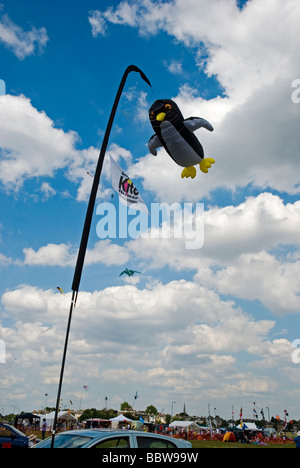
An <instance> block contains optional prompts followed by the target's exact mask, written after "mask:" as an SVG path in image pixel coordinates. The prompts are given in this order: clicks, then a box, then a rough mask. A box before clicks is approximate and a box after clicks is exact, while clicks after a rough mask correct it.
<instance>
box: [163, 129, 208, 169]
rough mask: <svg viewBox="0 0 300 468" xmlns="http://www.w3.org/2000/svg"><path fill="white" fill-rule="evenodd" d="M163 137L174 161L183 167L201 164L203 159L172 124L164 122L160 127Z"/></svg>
mask: <svg viewBox="0 0 300 468" xmlns="http://www.w3.org/2000/svg"><path fill="white" fill-rule="evenodd" d="M160 130H161V136H162V138H163V140H164V142H165V144H166V146H167V148H168V151H169V153H170V154H171V156H172V158H173V159H174V161H175V162H176V163H177V164H178V165H179V166H182V167H188V166H195V165H196V164H199V163H200V162H201V157H200V156H199V155H198V154H197V153H196V151H195V150H194V149H193V148H192V146H191V145H190V144H189V143H188V142H187V141H186V140H185V139H184V138H183V137H182V136H181V134H180V133H179V132H178V130H177V129H176V128H175V127H174V126H173V125H172V123H171V122H168V121H164V122H162V123H161V125H160Z"/></svg>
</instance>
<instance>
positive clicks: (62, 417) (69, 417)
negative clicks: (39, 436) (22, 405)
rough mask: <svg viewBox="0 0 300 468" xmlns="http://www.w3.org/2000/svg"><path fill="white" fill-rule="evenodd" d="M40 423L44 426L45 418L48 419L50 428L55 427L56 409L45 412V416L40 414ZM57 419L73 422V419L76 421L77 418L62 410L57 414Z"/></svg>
mask: <svg viewBox="0 0 300 468" xmlns="http://www.w3.org/2000/svg"><path fill="white" fill-rule="evenodd" d="M40 417H41V419H40V425H41V427H42V425H43V422H44V421H43V419H46V423H47V427H48V428H49V427H50V426H52V427H53V424H54V417H55V411H52V413H48V414H45V415H44V416H42V415H40ZM57 419H58V421H64V422H67V423H69V422H71V421H74V422H75V421H76V418H75V417H74V416H73V415H72V414H69V413H68V412H67V411H61V412H60V413H58V414H57Z"/></svg>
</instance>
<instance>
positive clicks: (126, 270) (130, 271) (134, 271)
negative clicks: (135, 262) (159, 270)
mask: <svg viewBox="0 0 300 468" xmlns="http://www.w3.org/2000/svg"><path fill="white" fill-rule="evenodd" d="M135 273H139V274H141V272H140V271H136V270H128V268H125V270H123V271H122V273H120V274H119V276H122V275H127V276H133V275H134V274H135Z"/></svg>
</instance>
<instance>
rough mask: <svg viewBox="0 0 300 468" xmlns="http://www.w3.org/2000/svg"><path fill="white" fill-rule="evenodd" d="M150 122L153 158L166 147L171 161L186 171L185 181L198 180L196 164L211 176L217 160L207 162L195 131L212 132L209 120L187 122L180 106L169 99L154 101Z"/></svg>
mask: <svg viewBox="0 0 300 468" xmlns="http://www.w3.org/2000/svg"><path fill="white" fill-rule="evenodd" d="M149 118H150V122H151V125H152V127H153V130H154V131H155V135H153V136H152V137H151V138H150V140H149V142H148V147H149V151H150V153H151V154H153V156H156V155H157V151H156V150H157V148H160V147H161V146H163V147H164V148H165V150H166V151H167V153H168V154H169V155H170V156H171V158H172V159H173V160H174V161H175V162H176V163H177V164H178V165H179V166H181V167H184V169H183V171H182V173H181V177H182V178H184V177H191V178H192V179H193V178H194V177H195V176H196V168H195V167H194V166H195V165H196V164H199V167H200V170H201V171H202V172H205V173H207V172H208V169H209V168H210V167H211V165H212V164H214V163H215V160H214V159H213V158H204V151H203V147H202V145H201V143H200V141H199V140H198V138H197V137H196V136H195V135H194V131H195V130H198V129H199V128H201V127H204V128H206V130H209V131H210V132H212V131H213V129H214V128H213V126H212V125H211V124H210V123H209V122H208V121H207V120H205V119H202V118H200V117H189V118H188V119H184V118H183V115H182V113H181V111H180V109H179V107H178V106H177V104H176V103H175V102H174V101H171V100H170V99H159V100H157V101H155V102H154V103H153V104H152V106H151V107H150V109H149Z"/></svg>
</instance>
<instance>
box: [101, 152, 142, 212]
mask: <svg viewBox="0 0 300 468" xmlns="http://www.w3.org/2000/svg"><path fill="white" fill-rule="evenodd" d="M110 167H111V183H112V186H113V188H114V190H115V191H116V192H117V193H118V194H119V199H120V201H121V202H122V203H123V204H124V205H126V206H129V207H130V208H133V209H135V210H140V211H144V212H146V213H148V209H147V206H146V204H145V202H144V200H143V199H142V197H141V196H140V194H139V191H138V189H137V188H136V186H135V185H134V183H133V182H132V180H131V179H130V177H129V176H128V175H127V174H126V172H125V171H123V169H122V168H121V167H120V166H119V164H118V163H117V162H116V161H115V160H114V159H113V158H112V157H111V156H110Z"/></svg>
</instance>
